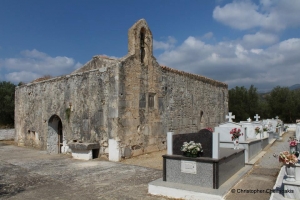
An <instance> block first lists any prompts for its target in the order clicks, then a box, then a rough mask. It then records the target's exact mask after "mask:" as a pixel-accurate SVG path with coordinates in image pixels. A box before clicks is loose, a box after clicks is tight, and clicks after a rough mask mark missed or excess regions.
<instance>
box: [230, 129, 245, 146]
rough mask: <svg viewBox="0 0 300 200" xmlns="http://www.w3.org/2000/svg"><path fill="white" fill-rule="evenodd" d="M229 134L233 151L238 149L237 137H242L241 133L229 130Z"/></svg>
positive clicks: (238, 130)
mask: <svg viewBox="0 0 300 200" xmlns="http://www.w3.org/2000/svg"><path fill="white" fill-rule="evenodd" d="M230 134H231V140H232V141H233V145H234V149H239V137H240V136H241V135H243V133H241V129H239V128H233V129H231V131H230Z"/></svg>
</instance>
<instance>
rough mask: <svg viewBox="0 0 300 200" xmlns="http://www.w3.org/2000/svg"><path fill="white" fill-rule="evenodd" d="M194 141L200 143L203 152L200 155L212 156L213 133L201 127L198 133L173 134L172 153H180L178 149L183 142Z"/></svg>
mask: <svg viewBox="0 0 300 200" xmlns="http://www.w3.org/2000/svg"><path fill="white" fill-rule="evenodd" d="M190 141H194V142H195V143H201V146H202V149H203V153H202V155H201V157H209V158H212V156H213V153H212V152H213V133H212V132H210V131H209V130H207V129H202V130H200V131H199V132H198V133H182V134H174V135H173V155H182V154H183V152H182V151H181V150H180V149H181V147H182V145H183V143H184V142H190Z"/></svg>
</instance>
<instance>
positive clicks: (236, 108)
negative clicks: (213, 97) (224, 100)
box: [228, 86, 249, 121]
mask: <svg viewBox="0 0 300 200" xmlns="http://www.w3.org/2000/svg"><path fill="white" fill-rule="evenodd" d="M228 93H229V111H230V112H232V113H233V114H234V115H235V121H242V120H245V119H247V118H248V117H249V116H248V114H247V107H248V106H247V105H246V104H245V102H247V101H248V91H247V89H246V88H245V87H244V86H242V87H238V86H236V87H235V88H232V89H231V90H229V92H228Z"/></svg>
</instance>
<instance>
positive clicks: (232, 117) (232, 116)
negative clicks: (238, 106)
mask: <svg viewBox="0 0 300 200" xmlns="http://www.w3.org/2000/svg"><path fill="white" fill-rule="evenodd" d="M226 119H228V122H232V119H235V115H232V112H229V114H228V115H226Z"/></svg>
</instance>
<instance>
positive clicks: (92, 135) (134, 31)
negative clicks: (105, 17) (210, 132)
mask: <svg viewBox="0 0 300 200" xmlns="http://www.w3.org/2000/svg"><path fill="white" fill-rule="evenodd" d="M152 39H153V38H152V33H151V31H150V29H149V27H148V25H147V23H146V21H145V20H139V21H138V22H137V23H135V24H134V25H133V26H132V27H131V28H130V29H129V32H128V55H127V56H125V57H123V58H121V59H111V58H107V57H104V56H95V57H93V59H92V60H91V61H89V62H88V63H87V64H85V65H84V66H83V67H82V68H80V69H78V70H76V71H75V72H73V73H72V74H70V75H68V76H63V77H57V78H54V79H51V80H46V81H43V82H37V83H32V84H28V85H25V86H20V87H18V88H17V89H16V108H15V120H16V121H15V124H16V141H17V142H18V144H19V145H26V146H33V147H36V148H39V149H47V150H48V152H49V153H57V151H58V152H59V150H58V149H56V148H53V146H55V145H57V143H59V141H57V140H58V139H57V138H56V137H55V134H58V133H57V132H58V131H57V128H53V127H56V124H53V123H54V121H55V120H53V119H52V118H51V117H53V116H54V117H56V118H55V119H57V120H59V119H61V122H62V138H63V139H62V140H61V141H62V142H64V144H67V143H69V142H73V141H74V140H75V141H82V142H90V143H100V154H107V153H109V151H108V148H107V147H108V139H114V140H115V141H117V142H118V144H119V147H120V150H121V151H120V152H119V153H120V156H124V157H130V156H134V155H139V154H143V153H146V152H152V151H157V150H161V149H165V148H166V133H167V132H168V131H173V132H176V133H182V132H195V131H198V130H200V129H201V128H204V127H207V126H211V127H213V126H215V125H217V124H219V123H222V122H224V119H225V117H224V116H225V113H227V111H228V103H227V102H228V89H227V88H228V87H227V85H226V84H224V83H221V82H218V81H214V80H211V79H208V78H206V77H203V76H199V75H195V74H190V73H186V72H182V71H178V70H175V69H171V68H169V67H165V66H160V65H159V64H158V63H157V61H156V59H155V58H154V57H153V54H152V49H153V47H152V45H153V42H152ZM68 113H69V114H70V116H69V117H68ZM51 146H52V147H51ZM58 148H59V147H58ZM117 153H118V152H117Z"/></svg>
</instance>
